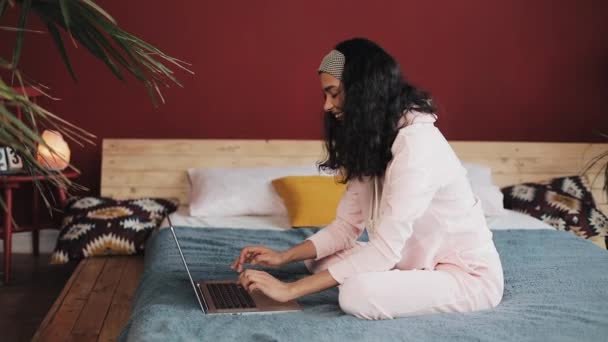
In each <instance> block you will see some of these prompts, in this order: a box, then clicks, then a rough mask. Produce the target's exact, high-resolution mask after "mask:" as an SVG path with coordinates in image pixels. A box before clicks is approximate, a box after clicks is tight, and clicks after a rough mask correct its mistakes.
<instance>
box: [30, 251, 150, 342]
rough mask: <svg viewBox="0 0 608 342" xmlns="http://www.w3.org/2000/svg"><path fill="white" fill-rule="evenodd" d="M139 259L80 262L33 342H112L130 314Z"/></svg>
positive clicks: (137, 276) (87, 260) (140, 260)
mask: <svg viewBox="0 0 608 342" xmlns="http://www.w3.org/2000/svg"><path fill="white" fill-rule="evenodd" d="M142 269H143V257H139V256H137V257H136V256H122V257H117V256H114V257H105V258H90V259H84V260H83V261H81V262H80V264H79V265H78V267H77V268H76V270H74V273H72V276H71V277H70V279H69V280H68V282H67V284H66V285H65V287H64V288H63V290H62V292H61V294H60V295H59V297H58V298H57V300H55V303H54V304H53V306H52V307H51V309H50V310H49V312H48V313H47V315H46V317H45V318H44V320H43V321H42V324H41V325H40V327H39V328H38V331H37V332H36V334H35V335H34V338H33V341H114V340H116V337H117V336H118V334H119V333H120V332H121V330H122V328H123V326H124V324H125V323H126V322H127V320H128V318H129V314H130V312H131V300H132V298H133V293H134V291H135V288H136V287H137V285H138V283H139V277H140V275H141V272H142Z"/></svg>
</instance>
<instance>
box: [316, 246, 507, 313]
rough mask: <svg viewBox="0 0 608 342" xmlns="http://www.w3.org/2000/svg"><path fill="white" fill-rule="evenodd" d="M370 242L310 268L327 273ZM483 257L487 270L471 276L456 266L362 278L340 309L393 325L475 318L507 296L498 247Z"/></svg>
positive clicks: (343, 293) (350, 282)
mask: <svg viewBox="0 0 608 342" xmlns="http://www.w3.org/2000/svg"><path fill="white" fill-rule="evenodd" d="M364 245H365V242H360V241H357V244H356V245H355V247H353V248H351V249H347V250H343V251H340V252H337V253H335V254H333V255H329V256H327V257H325V258H323V259H320V260H317V261H314V260H312V259H310V260H305V261H304V264H305V265H306V267H307V268H308V270H309V271H310V272H312V273H318V272H321V271H324V270H326V269H327V268H328V267H329V265H331V264H333V263H335V262H337V261H339V260H342V259H343V258H344V257H345V256H347V255H349V254H350V253H352V252H354V251H355V250H357V249H358V248H361V246H364ZM484 253H485V254H484V255H480V256H479V257H480V258H481V260H483V264H485V265H487V267H481V268H478V269H476V271H477V272H476V273H477V274H471V273H469V272H466V271H465V270H463V269H462V268H461V267H459V266H457V265H455V264H451V263H439V264H437V265H436V267H435V269H434V270H399V269H392V270H390V271H386V272H369V273H361V274H357V275H355V276H352V277H350V278H347V279H346V280H345V281H344V283H343V284H341V285H340V286H339V287H338V289H339V292H340V295H339V303H340V308H341V309H342V310H343V311H344V312H346V313H348V314H351V315H353V316H356V317H358V318H363V319H370V320H375V319H392V318H396V317H404V316H414V315H423V314H431V313H440V312H470V311H477V310H485V309H491V308H494V307H496V306H497V305H498V303H499V302H500V301H501V299H502V294H503V285H504V281H503V275H502V266H501V264H500V258H499V256H498V253H497V252H496V250H495V249H494V247H493V246H492V248H490V249H489V250H488V251H487V252H484Z"/></svg>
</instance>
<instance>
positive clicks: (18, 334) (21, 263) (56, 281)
mask: <svg viewBox="0 0 608 342" xmlns="http://www.w3.org/2000/svg"><path fill="white" fill-rule="evenodd" d="M49 260H50V254H41V255H40V256H38V257H35V256H33V255H31V254H18V253H17V254H13V256H12V264H13V267H12V269H11V282H10V284H8V285H5V284H2V283H1V282H0V340H1V341H6V342H9V341H10V342H28V341H30V340H31V339H32V336H34V333H35V332H36V329H38V326H40V322H42V320H43V319H44V316H45V315H46V313H47V312H48V311H49V308H50V307H51V306H52V305H53V302H54V301H55V299H56V298H57V296H58V295H59V294H60V293H61V290H62V288H63V287H64V286H65V284H66V283H67V281H68V279H69V278H70V275H71V274H72V273H73V272H74V270H75V269H76V266H77V264H75V263H69V264H65V265H49Z"/></svg>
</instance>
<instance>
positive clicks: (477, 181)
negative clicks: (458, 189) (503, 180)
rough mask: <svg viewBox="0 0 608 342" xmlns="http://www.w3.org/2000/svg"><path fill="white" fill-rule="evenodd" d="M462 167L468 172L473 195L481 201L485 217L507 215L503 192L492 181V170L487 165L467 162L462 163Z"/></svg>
mask: <svg viewBox="0 0 608 342" xmlns="http://www.w3.org/2000/svg"><path fill="white" fill-rule="evenodd" d="M462 166H464V168H465V169H466V170H467V178H468V179H469V182H470V183H471V188H472V190H473V193H474V194H475V195H476V196H477V197H479V199H481V207H482V209H483V213H484V215H485V216H504V215H506V211H505V208H504V204H503V194H502V191H500V188H499V187H498V186H496V185H495V184H494V182H493V181H492V169H491V168H490V167H488V166H485V165H481V164H475V163H466V162H465V163H462Z"/></svg>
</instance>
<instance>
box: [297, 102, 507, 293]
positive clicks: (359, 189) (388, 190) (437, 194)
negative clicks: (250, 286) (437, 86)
mask: <svg viewBox="0 0 608 342" xmlns="http://www.w3.org/2000/svg"><path fill="white" fill-rule="evenodd" d="M406 119H407V122H409V124H408V125H407V126H405V127H403V128H401V129H400V130H399V133H398V134H397V137H396V138H395V141H394V142H393V145H392V147H391V151H392V153H393V159H392V160H391V161H390V162H389V163H388V165H387V168H386V171H385V174H384V177H383V178H382V179H383V182H382V185H381V189H382V191H381V196H380V199H379V200H380V202H379V216H378V218H377V223H376V224H375V228H374V229H373V230H372V231H370V230H369V229H368V235H369V243H367V244H366V245H365V246H364V247H362V248H360V249H358V250H357V251H356V252H354V253H351V254H349V255H348V256H346V257H345V258H344V259H343V260H340V261H338V262H336V263H334V264H332V265H330V266H329V268H328V271H329V273H330V274H331V275H332V277H333V278H334V279H335V280H336V281H337V282H338V283H340V284H342V283H343V282H344V281H345V279H346V278H348V277H350V276H352V275H354V274H358V273H363V272H382V271H388V270H392V269H399V270H414V269H418V270H434V269H435V266H436V265H437V264H438V263H451V264H455V265H457V266H459V267H460V268H461V269H462V270H463V271H465V272H468V273H471V274H476V268H477V267H478V266H484V260H483V255H487V253H486V254H484V253H485V252H487V251H488V249H492V250H493V251H495V247H494V243H493V241H492V232H491V231H490V230H489V228H488V225H487V223H486V220H485V217H484V214H483V211H482V208H481V202H480V199H479V198H478V197H476V196H475V195H474V194H473V192H472V190H471V186H470V184H469V181H468V179H467V177H466V170H465V168H464V167H463V166H462V164H461V162H460V160H459V159H458V157H457V156H456V154H455V153H454V151H453V150H452V148H451V147H450V145H449V144H448V142H447V141H446V139H445V138H444V136H443V135H442V134H441V132H440V131H439V130H438V129H437V127H435V125H434V122H435V116H434V115H430V114H421V113H416V112H414V113H411V112H410V113H408V114H407V116H406ZM372 193H373V182H372V181H371V179H369V178H367V179H364V180H362V181H359V180H352V181H350V182H349V183H348V185H347V188H346V191H345V192H344V195H343V196H342V199H341V200H340V203H339V205H338V209H337V213H336V219H335V220H334V221H333V222H332V223H330V224H329V225H328V226H326V227H325V228H323V229H321V230H319V231H318V232H317V233H315V234H314V235H312V236H311V237H309V238H308V240H310V241H312V243H313V244H314V246H315V248H316V252H317V256H316V258H315V260H319V259H322V258H324V257H326V256H329V255H332V254H334V253H336V252H338V251H341V250H343V249H349V248H352V247H353V246H354V244H355V240H356V239H357V238H358V237H359V235H361V233H362V232H363V230H364V229H365V228H366V227H365V222H366V220H367V218H368V215H369V214H370V201H371V198H372ZM476 251H480V252H479V253H476ZM498 265H500V263H498ZM492 272H493V273H494V274H497V275H499V276H500V277H501V278H502V267H500V268H499V269H495V270H492Z"/></svg>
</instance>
